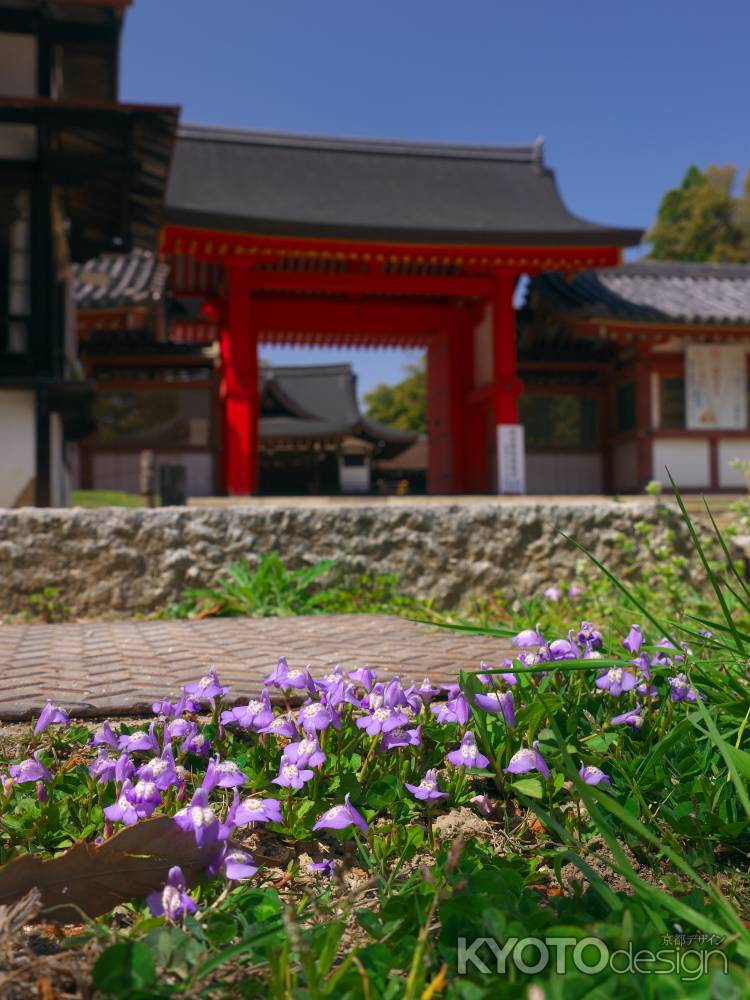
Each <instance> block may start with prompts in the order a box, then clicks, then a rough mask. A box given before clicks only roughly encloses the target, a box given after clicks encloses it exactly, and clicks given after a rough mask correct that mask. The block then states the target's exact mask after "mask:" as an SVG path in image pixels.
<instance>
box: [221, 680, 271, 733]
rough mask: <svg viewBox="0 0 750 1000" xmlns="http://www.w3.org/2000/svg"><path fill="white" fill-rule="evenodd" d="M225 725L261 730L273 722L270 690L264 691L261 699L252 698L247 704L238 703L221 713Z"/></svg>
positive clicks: (255, 730)
mask: <svg viewBox="0 0 750 1000" xmlns="http://www.w3.org/2000/svg"><path fill="white" fill-rule="evenodd" d="M221 722H222V725H224V726H235V725H237V726H239V727H240V729H250V730H253V731H254V732H256V733H257V732H260V730H262V729H265V727H266V726H268V725H270V724H271V722H273V709H272V708H271V702H270V699H269V697H268V691H265V690H264V691H263V693H262V694H261V696H260V699H257V698H256V699H251V700H250V701H248V703H247V705H237V706H236V707H235V708H230V709H229V710H228V711H226V712H222V713H221Z"/></svg>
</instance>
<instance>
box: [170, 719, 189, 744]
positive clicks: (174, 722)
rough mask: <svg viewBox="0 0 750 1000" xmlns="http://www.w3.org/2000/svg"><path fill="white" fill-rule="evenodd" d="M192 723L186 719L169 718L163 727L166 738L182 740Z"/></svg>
mask: <svg viewBox="0 0 750 1000" xmlns="http://www.w3.org/2000/svg"><path fill="white" fill-rule="evenodd" d="M194 725H195V723H194V722H189V721H188V720H187V719H171V720H170V721H169V722H168V723H167V725H166V726H165V727H164V728H165V733H166V738H167V739H169V740H182V739H184V738H185V736H187V734H188V733H189V732H190V727H191V726H194Z"/></svg>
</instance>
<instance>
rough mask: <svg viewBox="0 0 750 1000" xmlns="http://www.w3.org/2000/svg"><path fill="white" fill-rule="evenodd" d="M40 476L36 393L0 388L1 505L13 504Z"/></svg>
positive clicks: (8, 505)
mask: <svg viewBox="0 0 750 1000" xmlns="http://www.w3.org/2000/svg"><path fill="white" fill-rule="evenodd" d="M35 475H36V403H35V397H34V393H33V392H26V391H23V390H20V389H19V390H16V389H3V390H2V391H0V507H12V506H13V504H14V503H16V502H17V500H18V498H19V496H20V494H21V493H23V491H24V490H25V489H26V487H27V486H28V485H29V483H30V481H31V480H32V479H33V478H34V477H35Z"/></svg>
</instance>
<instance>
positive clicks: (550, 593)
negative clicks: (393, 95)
mask: <svg viewBox="0 0 750 1000" xmlns="http://www.w3.org/2000/svg"><path fill="white" fill-rule="evenodd" d="M544 596H545V597H546V598H547V600H548V601H559V600H560V598H561V597H562V591H561V590H560V588H559V587H554V586H553V587H547V589H546V590H545V591H544Z"/></svg>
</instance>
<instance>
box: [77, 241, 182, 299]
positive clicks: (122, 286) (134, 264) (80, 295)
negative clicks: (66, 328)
mask: <svg viewBox="0 0 750 1000" xmlns="http://www.w3.org/2000/svg"><path fill="white" fill-rule="evenodd" d="M73 273H74V276H75V293H74V294H75V304H76V308H77V309H126V308H128V307H130V306H145V305H151V304H152V303H155V302H159V301H160V300H161V299H162V298H163V297H164V291H165V288H166V283H167V276H168V275H169V267H168V266H167V265H166V264H162V263H161V262H160V261H159V258H158V257H157V256H156V255H155V254H153V253H149V252H148V251H145V250H134V251H133V252H132V253H127V254H115V253H111V254H100V255H99V256H98V257H94V258H93V259H92V260H87V261H86V263H85V264H74V265H73Z"/></svg>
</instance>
